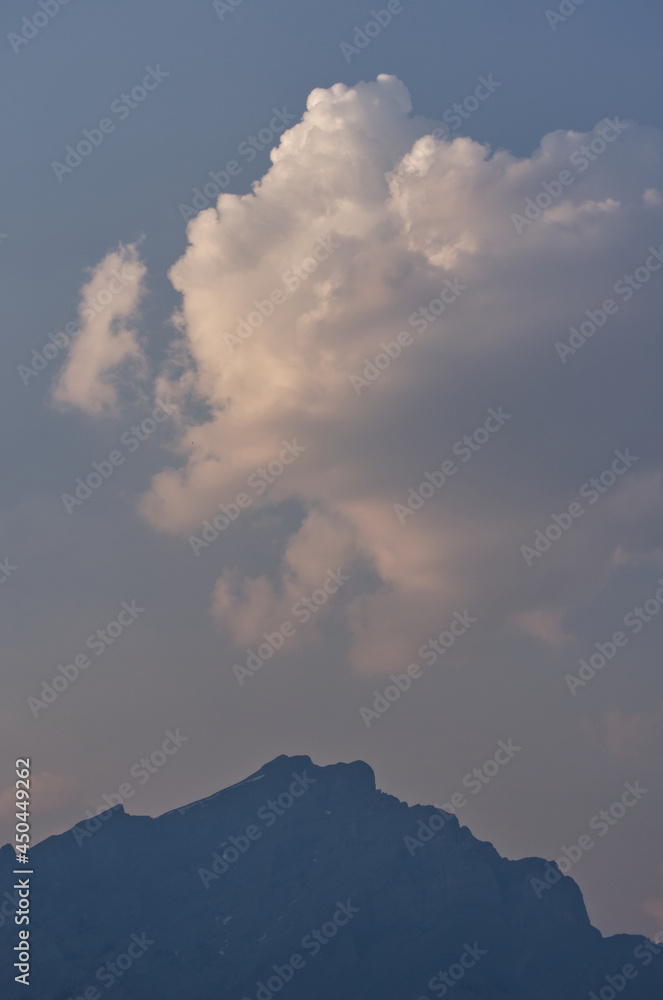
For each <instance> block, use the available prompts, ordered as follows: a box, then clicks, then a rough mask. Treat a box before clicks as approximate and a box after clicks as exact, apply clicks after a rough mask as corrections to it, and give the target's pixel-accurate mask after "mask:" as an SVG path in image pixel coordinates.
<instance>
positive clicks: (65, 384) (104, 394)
mask: <svg viewBox="0 0 663 1000" xmlns="http://www.w3.org/2000/svg"><path fill="white" fill-rule="evenodd" d="M145 273H146V269H145V265H144V264H142V263H141V261H140V260H139V259H138V252H137V249H136V246H135V244H131V245H128V246H122V245H121V246H120V247H118V249H117V250H114V251H112V252H110V253H108V254H107V255H106V256H105V257H104V259H103V260H102V261H101V262H100V263H99V264H98V265H97V266H96V267H95V268H94V269H93V270H92V274H91V277H90V280H89V281H88V282H87V284H85V285H84V286H83V288H82V290H81V300H80V304H79V310H78V311H79V315H80V332H79V333H78V334H77V336H76V339H75V340H74V341H73V343H72V345H71V347H70V349H69V357H68V359H67V362H66V364H65V366H64V368H63V369H62V371H61V372H60V375H59V378H58V381H57V384H56V386H55V388H54V391H53V400H54V402H55V403H56V404H58V405H59V406H62V407H77V408H79V409H81V410H83V411H84V412H85V413H89V414H93V415H95V416H97V415H108V414H111V413H114V412H115V411H116V410H117V406H118V387H119V385H120V378H122V380H123V381H124V382H127V381H128V380H129V379H131V378H136V377H142V376H144V375H145V374H146V370H147V366H146V360H145V355H144V353H143V350H142V348H141V346H140V344H139V343H138V339H137V335H136V332H135V331H134V330H132V329H131V328H130V323H131V321H132V320H134V319H135V314H136V309H137V306H138V302H139V299H140V296H141V294H142V291H143V278H144V276H145Z"/></svg>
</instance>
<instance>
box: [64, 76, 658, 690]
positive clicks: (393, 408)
mask: <svg viewBox="0 0 663 1000" xmlns="http://www.w3.org/2000/svg"><path fill="white" fill-rule="evenodd" d="M411 110H412V109H411V103H410V98H409V95H408V93H407V90H406V88H405V87H404V86H403V84H402V83H400V82H399V81H398V80H396V79H395V78H394V77H391V76H384V75H383V76H380V77H378V79H377V81H376V82H374V83H362V84H358V85H357V86H355V87H352V88H348V87H346V86H344V85H341V84H337V85H335V86H333V87H331V88H330V89H329V90H322V89H318V90H314V91H313V92H312V93H311V95H310V96H309V99H308V105H307V111H306V113H305V114H304V116H303V118H302V121H301V122H299V123H298V124H297V125H295V126H294V127H293V128H291V129H290V130H289V131H287V132H285V133H284V134H283V136H282V138H281V142H280V144H279V146H278V147H277V148H276V149H274V150H273V151H272V153H271V159H272V165H271V167H270V168H269V170H268V171H267V173H266V174H265V176H264V177H263V178H262V180H261V181H260V182H258V183H256V184H255V185H254V190H253V191H252V192H251V193H250V194H247V195H244V196H236V195H230V194H222V195H220V197H219V199H218V203H217V206H216V208H208V209H206V210H204V211H202V212H200V214H199V215H198V216H197V217H196V218H195V219H192V220H191V222H190V223H189V226H188V238H189V245H188V247H187V249H186V252H185V253H184V255H183V256H182V257H181V258H180V260H178V261H177V263H176V264H175V265H174V266H173V268H172V269H171V272H170V277H171V281H172V283H173V285H174V287H175V288H176V290H177V291H178V292H179V293H180V295H181V312H180V313H179V315H178V317H177V321H178V326H179V330H180V339H179V341H178V343H177V344H175V345H173V350H174V351H176V352H177V357H178V361H179V362H180V365H179V367H178V368H177V369H175V367H172V368H166V369H164V371H163V372H162V374H161V375H160V377H159V378H158V379H157V384H156V386H155V390H156V392H157V394H159V395H162V396H163V397H164V398H166V396H167V397H168V398H172V399H176V400H178V402H179V403H180V404H181V407H182V412H187V407H190V409H189V412H191V413H194V411H195V417H194V416H192V417H191V419H190V420H188V421H185V422H184V425H183V426H182V428H181V437H180V441H179V452H180V458H181V465H180V467H178V468H172V467H169V468H165V469H164V470H163V471H162V472H160V473H159V474H158V475H157V476H155V478H154V480H153V482H152V485H151V488H150V490H149V491H148V493H147V494H146V495H145V496H143V497H142V498H141V502H140V506H141V510H142V513H143V514H144V516H145V517H146V518H147V519H148V520H149V521H150V522H151V524H152V525H153V526H154V527H156V528H157V529H159V530H161V531H164V532H168V533H172V534H182V535H187V534H189V533H190V532H193V531H196V530H197V529H199V526H200V523H201V522H202V521H203V520H204V519H209V518H213V517H214V515H215V514H216V513H217V512H218V509H219V505H220V504H226V505H227V504H229V503H231V502H233V501H234V500H235V498H236V497H237V495H238V494H239V493H240V492H241V491H242V490H243V489H245V488H246V482H247V479H248V477H249V476H250V475H251V474H252V473H254V472H255V470H256V469H258V468H260V467H266V466H267V465H268V463H269V462H270V461H272V460H274V458H275V456H277V455H278V453H279V449H280V447H281V442H282V441H283V440H284V439H287V440H291V439H293V438H296V439H297V440H298V441H300V442H301V444H302V445H303V446H304V447H305V449H306V453H305V454H303V455H302V457H301V458H298V459H297V461H296V462H294V463H293V464H292V466H291V467H289V468H288V469H287V470H286V471H285V473H284V474H283V475H279V476H278V477H274V481H273V483H272V484H271V485H270V486H269V488H268V489H267V490H265V492H264V494H263V496H262V497H261V498H260V499H259V500H257V501H256V503H255V507H256V508H257V507H259V506H269V505H275V504H278V503H280V502H282V501H283V500H294V501H296V502H297V503H298V504H299V506H300V508H301V512H302V523H301V526H300V527H299V528H298V529H297V530H295V531H293V532H292V533H291V534H290V535H289V536H288V537H287V538H286V539H284V549H283V558H282V560H281V567H280V571H279V574H278V575H277V577H276V578H275V577H274V574H273V573H272V574H271V575H268V574H267V571H266V570H265V574H264V575H263V574H261V575H259V576H258V577H256V576H255V570H252V571H251V574H250V573H249V572H248V570H247V568H246V567H245V566H243V565H233V566H231V567H228V568H227V569H226V570H225V571H224V573H223V574H222V575H221V577H220V578H219V580H218V582H217V584H216V587H215V590H214V595H213V600H212V610H213V613H214V615H215V616H216V618H217V619H218V621H219V622H220V623H221V624H222V625H225V627H226V628H227V629H228V632H229V633H230V635H231V637H232V639H233V641H234V642H235V643H237V644H244V643H246V644H249V643H251V642H253V641H257V640H258V639H259V638H260V636H261V635H262V633H263V631H264V630H265V629H266V628H269V627H273V626H275V625H277V624H278V622H279V620H283V618H287V612H288V609H289V607H290V605H291V603H292V601H293V600H295V599H296V598H298V597H299V596H300V594H301V593H302V592H303V591H304V590H305V588H306V587H315V586H317V585H319V584H318V581H320V580H322V579H323V578H324V576H325V573H326V572H327V570H328V569H330V568H334V569H335V568H336V567H338V566H347V565H348V564H349V563H352V562H353V561H357V560H358V561H360V562H361V563H362V564H363V565H365V566H368V567H370V568H371V569H372V571H373V573H374V575H375V578H376V579H377V581H378V583H377V585H376V586H371V587H370V590H367V592H366V593H360V594H356V593H355V594H354V595H353V598H352V600H350V601H349V602H347V604H346V605H345V609H344V613H345V615H346V621H347V625H348V627H349V631H350V634H351V642H352V648H351V654H350V655H351V660H352V663H353V665H354V666H355V668H356V669H358V670H360V671H362V672H365V673H372V672H389V671H390V670H393V669H402V668H403V667H404V666H405V665H406V664H407V663H408V662H410V661H411V660H413V659H414V658H416V651H417V649H418V647H419V646H420V645H421V644H422V643H424V642H426V641H427V640H429V639H430V638H431V636H435V635H436V634H437V633H438V632H439V629H440V628H441V627H442V624H443V623H444V621H446V620H447V619H448V618H449V617H450V615H451V614H452V613H453V612H454V611H455V610H460V611H463V610H465V609H469V610H470V612H471V613H472V614H476V615H478V616H479V618H480V620H483V621H485V620H486V619H490V620H492V621H494V622H497V623H499V622H510V623H511V625H512V626H513V625H515V626H516V627H517V628H519V629H521V630H522V631H525V632H527V633H529V634H530V635H532V636H533V637H535V638H536V639H537V640H539V641H542V642H549V643H551V644H553V645H559V644H560V642H562V643H563V641H564V636H565V635H566V634H567V632H566V628H565V626H564V620H565V617H566V616H567V615H568V613H569V611H570V610H572V609H573V608H574V607H576V606H577V605H578V603H579V602H581V601H582V600H584V599H586V598H587V597H588V596H589V595H591V594H594V593H596V592H597V591H598V590H600V589H601V588H602V587H603V586H604V585H605V584H606V582H607V581H608V580H609V579H610V577H611V574H613V573H614V572H615V571H616V570H617V569H618V567H619V566H621V565H623V564H624V563H625V562H629V561H630V562H636V563H637V562H638V561H640V560H646V559H650V558H652V557H655V558H656V559H658V558H659V554H660V544H661V539H660V534H659V532H658V528H657V521H658V510H659V505H660V498H661V477H660V463H659V462H658V460H656V461H654V460H653V459H652V456H651V455H648V456H647V455H646V451H647V447H646V446H647V441H646V440H645V437H646V427H647V424H646V423H644V422H643V421H642V419H640V418H639V417H638V415H637V414H634V413H633V412H632V410H631V409H630V402H629V401H628V400H627V399H626V398H622V396H621V395H620V393H619V391H618V390H616V389H615V387H614V386H611V387H609V389H604V388H603V387H602V384H601V379H602V378H603V377H604V365H605V364H606V362H607V359H611V360H612V364H613V366H614V363H615V357H618V358H623V359H625V360H624V361H623V371H624V377H625V378H628V377H629V375H628V357H629V354H628V351H629V350H630V351H634V350H636V348H637V349H638V350H646V349H648V348H647V345H648V344H649V343H650V342H651V338H652V336H653V334H654V333H655V329H656V318H655V317H656V310H655V300H656V299H659V298H660V293H661V288H662V287H663V285H662V284H661V277H660V276H659V275H658V274H657V273H656V272H657V271H658V269H659V268H660V266H661V264H663V246H662V244H661V240H662V239H663V226H662V225H661V222H662V221H663V220H662V216H663V213H662V208H661V206H662V199H661V197H660V194H659V193H658V191H657V189H656V183H657V177H659V178H660V168H661V159H662V154H663V141H662V137H661V135H660V133H658V132H656V131H655V130H652V129H646V128H641V127H639V126H637V125H635V124H633V123H623V122H620V121H619V120H611V121H610V122H608V121H607V120H606V121H603V122H601V123H599V125H597V127H596V129H595V130H594V131H593V132H592V133H591V134H587V135H582V134H579V133H574V132H564V131H558V132H554V133H552V134H550V135H547V136H545V137H544V138H543V139H542V141H541V145H540V147H539V148H538V149H537V150H536V151H534V153H533V154H532V155H531V156H530V157H528V158H524V159H519V158H516V157H515V156H513V155H511V154H510V153H508V152H506V151H504V150H497V151H495V152H491V151H490V149H488V148H487V147H486V146H483V145H481V144H479V143H477V142H474V141H472V140H471V139H469V138H465V137H459V138H456V139H454V140H453V141H447V140H446V139H442V141H436V140H435V139H433V138H432V137H431V133H432V132H433V131H434V129H435V128H436V126H437V123H435V122H430V121H428V122H427V121H424V120H422V119H418V118H416V117H413V116H412V115H411ZM651 248H653V250H654V251H655V253H653V254H652V249H651ZM659 248H660V249H659ZM125 252H126V251H125ZM657 254H658V256H657ZM111 257H112V255H109V258H106V261H104V262H103V264H102V265H100V267H99V268H98V269H97V271H95V274H94V278H93V281H92V282H91V283H90V285H88V286H87V288H86V295H89V294H92V290H93V289H92V285H93V284H94V288H95V289H96V287H97V285H96V283H97V282H98V283H101V282H102V281H103V280H104V278H103V276H105V275H106V274H107V272H108V269H109V268H110V267H111V266H113V267H115V266H117V264H116V262H115V261H113V262H112V263H111ZM638 269H639V270H638ZM645 272H647V273H646V277H645ZM634 274H635V275H636V276H638V275H639V277H633V275H634ZM645 285H647V287H644V286H645ZM653 286H656V288H654V287H653ZM131 294H132V293H131V292H130V291H129V290H127V292H126V300H125V299H123V300H122V301H123V302H125V301H126V306H125V307H123V308H124V310H125V311H123V312H121V313H120V312H119V310H118V311H116V312H114V316H116V317H117V316H120V315H121V316H123V317H124V316H126V315H128V313H129V312H130V311H131V309H132V308H133V307H134V306H135V301H136V297H137V294H138V284H137V283H136V284H135V285H134V286H133V295H134V298H133V299H132V298H131ZM608 301H609V302H611V303H612V306H608V304H607V303H608ZM95 324H98V325H95ZM574 331H575V332H574ZM627 337H628V338H629V341H628V343H627V341H626V338H627ZM86 342H87V347H85V346H83V347H81V344H83V345H85V344H86ZM559 344H566V345H568V347H569V350H567V351H563V350H560V348H559ZM556 345H557V346H556ZM77 347H78V348H79V350H78V352H77V353H75V354H73V355H72V359H71V362H70V364H69V366H68V368H67V370H66V372H65V376H64V377H63V379H62V381H61V383H60V386H59V394H60V399H65V400H67V401H68V402H69V403H74V402H75V403H76V404H77V405H79V406H82V407H83V408H84V409H87V410H88V412H99V411H100V410H101V409H103V408H104V407H105V406H111V405H113V404H114V403H115V402H116V399H117V395H116V390H115V389H114V387H113V386H112V385H111V384H109V382H108V381H107V378H106V376H107V373H108V372H109V371H110V370H111V369H115V368H116V366H117V364H118V363H119V361H122V360H124V359H125V358H127V357H129V358H132V359H134V360H138V359H139V356H140V352H139V349H138V347H137V344H136V340H135V337H134V336H133V335H132V334H128V333H127V332H126V331H123V332H122V334H121V335H118V334H111V320H110V319H109V317H106V318H103V319H102V318H101V317H99V319H96V318H95V320H93V321H92V320H91V321H90V334H89V336H88V337H87V338H86V340H85V339H84V340H82V341H80V342H79V344H78V345H77ZM182 360H184V361H185V363H186V370H185V372H184V374H182V373H181V362H182ZM621 364H622V361H619V362H618V366H619V365H621ZM588 365H591V371H592V379H593V380H594V384H596V386H597V390H596V393H595V394H594V393H593V392H592V390H591V389H588V390H587V392H578V391H577V390H576V388H575V387H576V386H577V382H576V380H577V378H578V377H579V376H580V375H586V372H587V366H588ZM606 370H607V369H606ZM173 372H176V374H173ZM201 403H203V404H204V405H205V408H206V409H205V412H206V414H207V416H206V418H205V419H204V420H203V421H202V422H201V418H200V404H201ZM191 404H195V406H192V405H191ZM628 448H630V449H631V450H632V454H633V456H634V459H633V461H632V462H631V464H630V465H628V468H627V470H626V472H625V473H624V474H622V473H621V472H620V474H619V475H618V476H617V475H614V481H612V480H611V477H610V475H609V474H607V473H606V470H608V472H609V470H610V468H611V463H612V462H613V461H615V452H616V450H617V449H622V450H623V449H628ZM643 449H644V450H643ZM620 468H621V466H620ZM452 470H453V471H452ZM604 473H606V474H605V475H604ZM601 476H602V477H603V478H601V479H599V486H598V489H594V490H593V487H591V486H590V485H587V484H588V483H589V482H590V481H591V480H592V479H593V478H596V477H601ZM605 484H609V485H605ZM583 489H584V493H583ZM592 491H593V492H592ZM594 493H595V494H596V496H595V498H592V497H593V494H594ZM572 503H576V504H578V505H579V506H580V507H581V509H582V512H581V513H580V514H577V515H574V517H573V518H572V517H571V516H570V515H568V513H567V514H566V515H565V512H567V511H568V509H569V505H570V504H572ZM399 511H400V513H399ZM553 515H556V516H557V517H558V518H561V522H560V521H554V520H551V519H552V517H553ZM564 515H565V516H564ZM247 516H249V517H250V516H252V514H251V515H247ZM567 520H568V522H569V524H568V525H567V523H566V522H567ZM242 523H245V522H242ZM560 523H561V524H562V525H563V526H562V527H560ZM550 525H552V527H550ZM235 527H237V526H235ZM230 530H233V528H231V529H230ZM237 530H239V528H238V527H237ZM537 532H539V535H537V534H536V533H537ZM537 540H538V544H537ZM523 546H527V547H529V549H530V550H533V551H534V552H535V555H534V556H532V557H530V559H529V561H528V560H527V559H525V558H523V551H522V550H523ZM542 566H543V567H545V568H544V569H542V568H541V567H542Z"/></svg>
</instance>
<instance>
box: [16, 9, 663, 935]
mask: <svg viewBox="0 0 663 1000" xmlns="http://www.w3.org/2000/svg"><path fill="white" fill-rule="evenodd" d="M44 5H45V6H43V7H40V6H39V5H38V4H37V3H36V2H35V3H32V2H30V0H6V2H5V3H4V4H3V8H2V12H1V13H0V20H1V22H2V31H1V32H0V37H1V38H2V45H3V58H2V61H1V63H0V75H1V81H2V88H3V94H5V95H6V98H5V101H4V102H3V108H2V119H3V120H2V131H3V136H4V138H5V146H4V150H5V152H4V171H3V173H4V184H3V188H2V199H1V202H0V255H1V260H0V267H1V270H0V274H1V276H2V286H3V303H4V310H3V313H4V321H3V334H4V361H5V363H4V365H3V366H2V372H1V374H0V378H1V379H2V394H1V405H2V408H3V411H4V412H3V417H4V420H3V424H4V427H5V429H6V433H5V434H4V435H3V443H2V448H3V456H2V466H3V469H4V473H5V475H4V477H3V485H4V489H3V495H2V507H1V512H0V540H1V550H0V570H1V575H2V582H0V590H1V594H0V596H1V601H0V616H1V628H2V636H3V640H4V641H3V657H2V663H3V667H2V681H3V699H2V705H1V707H0V719H1V727H0V728H1V731H2V734H3V736H2V746H3V753H2V759H1V761H0V840H1V841H2V842H6V841H9V840H10V839H11V838H12V834H13V825H14V815H13V813H14V806H13V802H14V795H13V787H14V761H15V759H16V758H18V757H21V756H30V758H31V761H32V769H33V797H34V802H33V816H32V820H33V831H32V832H33V838H34V840H35V842H36V841H38V840H40V839H43V838H44V837H46V836H49V835H51V834H53V833H59V832H62V831H65V830H67V829H69V828H70V827H71V826H72V825H73V824H74V823H76V822H77V821H79V820H81V819H83V818H85V816H87V815H89V814H94V813H96V812H98V811H100V810H101V809H102V808H106V807H107V805H108V798H113V797H114V796H118V795H119V791H118V790H119V789H120V787H121V786H122V787H123V789H124V791H123V793H122V794H121V795H119V797H120V798H121V799H122V801H123V802H124V805H125V808H126V809H127V811H128V812H132V813H137V814H149V815H158V814H159V813H161V812H164V811H166V810H168V809H172V808H175V807H176V806H180V805H183V804H185V803H187V802H190V801H193V800H195V799H197V798H201V797H203V796H205V795H209V794H212V793H213V792H215V791H217V790H219V789H220V788H222V787H224V786H226V785H228V784H231V783H233V782H235V781H239V780H241V779H242V778H244V777H245V776H246V775H248V774H250V773H251V772H253V771H255V770H257V769H258V768H259V767H260V766H261V765H262V764H263V763H265V762H266V761H268V760H270V759H272V758H273V757H275V756H277V755H278V754H280V753H287V754H307V755H309V756H310V757H311V758H312V759H313V760H314V761H315V762H316V763H318V764H326V763H333V762H336V761H341V760H343V761H351V760H354V759H363V760H365V761H367V762H368V763H369V764H370V765H371V766H372V767H373V768H374V770H375V773H376V778H377V782H378V786H379V787H381V788H383V789H384V790H385V791H388V792H391V793H392V794H395V795H397V796H399V797H400V798H402V799H404V800H406V801H408V802H410V803H416V802H421V803H432V804H436V805H440V806H442V805H444V804H447V805H448V804H450V803H451V798H452V796H454V795H455V796H456V799H455V803H454V805H455V804H456V803H459V802H460V801H461V799H462V800H463V804H462V805H457V815H458V818H459V820H460V821H461V823H464V824H466V825H468V826H469V827H470V829H471V830H472V831H473V833H474V834H475V835H476V836H478V837H480V838H481V839H485V840H490V841H491V842H493V843H494V844H495V846H496V847H497V848H498V850H499V851H500V852H501V853H502V854H504V855H505V856H506V857H509V858H519V857H524V856H532V855H536V856H542V857H546V858H550V859H559V858H567V859H569V860H568V861H567V863H566V864H565V865H564V868H566V869H567V873H568V874H570V875H571V876H572V877H573V878H574V879H575V880H576V881H577V882H578V884H579V885H580V887H581V889H582V890H583V893H584V895H585V900H586V903H587V906H588V910H589V914H590V917H591V918H592V920H593V922H594V923H595V924H596V926H598V927H599V928H600V929H601V931H602V932H603V933H605V934H611V933H617V932H632V933H645V934H649V935H650V936H654V935H656V934H657V933H658V932H660V931H662V930H663V851H662V850H661V846H660V815H661V789H662V778H663V775H662V774H661V766H660V761H661V749H662V745H661V744H662V742H663V741H662V738H661V722H662V721H663V692H662V691H661V681H660V652H659V651H660V647H661V629H663V614H659V612H660V611H661V610H663V583H662V582H661V581H662V580H663V533H662V531H661V520H660V508H661V474H662V471H663V451H662V448H661V440H660V432H659V428H660V426H661V417H662V415H663V414H662V413H661V409H662V407H661V393H660V380H659V377H658V371H657V369H658V368H659V367H660V363H661V360H662V358H661V353H662V352H661V346H660V333H661V321H660V316H661V292H662V289H663V176H662V172H661V166H662V160H663V132H662V131H661V129H662V128H663V122H662V121H661V117H662V116H661V106H660V99H659V95H660V92H661V83H662V82H663V81H662V80H661V75H662V73H661V62H660V37H661V34H660V31H661V26H662V22H663V15H662V14H661V11H660V7H659V6H658V5H655V4H654V3H653V2H651V0H632V2H631V3H630V4H629V5H628V6H626V5H624V4H622V3H618V2H616V0H603V2H602V3H601V4H599V3H598V2H597V0H586V2H584V3H582V4H580V5H578V6H577V7H576V6H574V4H573V3H572V2H570V0H566V2H564V3H561V4H560V5H553V6H551V7H546V4H545V2H541V3H539V2H538V0H537V2H531V0H529V2H527V3H525V2H524V0H504V2H502V3H500V4H499V5H496V4H495V3H494V2H489V0H404V2H403V3H402V4H400V3H398V2H397V0H392V3H391V5H390V6H388V5H385V6H384V7H382V6H381V5H377V7H373V8H371V7H369V6H368V5H367V6H366V8H364V7H363V6H361V5H357V4H356V3H350V2H348V0H339V2H338V3H336V4H333V5H322V4H310V3H309V4H307V3H304V2H302V0H279V2H278V3H272V4H267V3H266V2H264V0H239V2H235V4H234V5H231V4H225V3H223V2H217V3H216V5H214V4H213V3H212V2H211V0H209V2H208V0H204V2H203V0H190V2H187V3H176V2H174V0H159V2H156V0H144V2H142V3H140V4H135V3H131V2H129V0H115V2H113V3H110V2H109V0H100V2H97V3H95V4H86V3H84V2H83V0H69V3H66V4H63V5H62V6H59V5H58V3H57V0H44ZM560 10H561V12H562V13H560ZM23 19H25V20H23ZM2 560H4V562H2ZM657 592H658V598H657V597H656V594H657ZM583 660H584V665H583V664H582V663H581V661H583ZM55 678H58V680H57V681H56V682H55V684H54V683H53V682H54V679H55ZM394 678H395V679H394ZM65 682H66V683H65ZM167 734H172V735H171V736H169V735H167ZM173 736H174V737H176V739H175V741H174V742H173ZM164 741H169V742H168V746H169V747H170V749H171V752H169V753H168V754H166V753H164V752H163V751H162V747H163V744H164ZM174 746H176V747H177V749H176V752H173V751H172V748H173V747H174ZM505 747H506V748H508V749H505ZM142 760H147V761H148V764H149V767H148V766H146V765H145V764H141V761H142ZM486 762H487V764H488V766H487V767H485V768H484V764H485V763H486ZM475 772H478V774H477V773H475ZM627 785H628V786H629V787H628V788H627V787H626V786H627ZM602 811H603V812H604V813H605V814H607V815H604V816H603V817H602V818H601V812H602ZM583 837H584V838H585V839H584V840H583V841H582V843H583V844H585V845H587V844H588V842H589V841H591V844H592V846H591V847H585V848H584V849H580V848H578V847H577V846H576V845H577V844H578V842H579V840H580V839H581V838H583Z"/></svg>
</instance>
